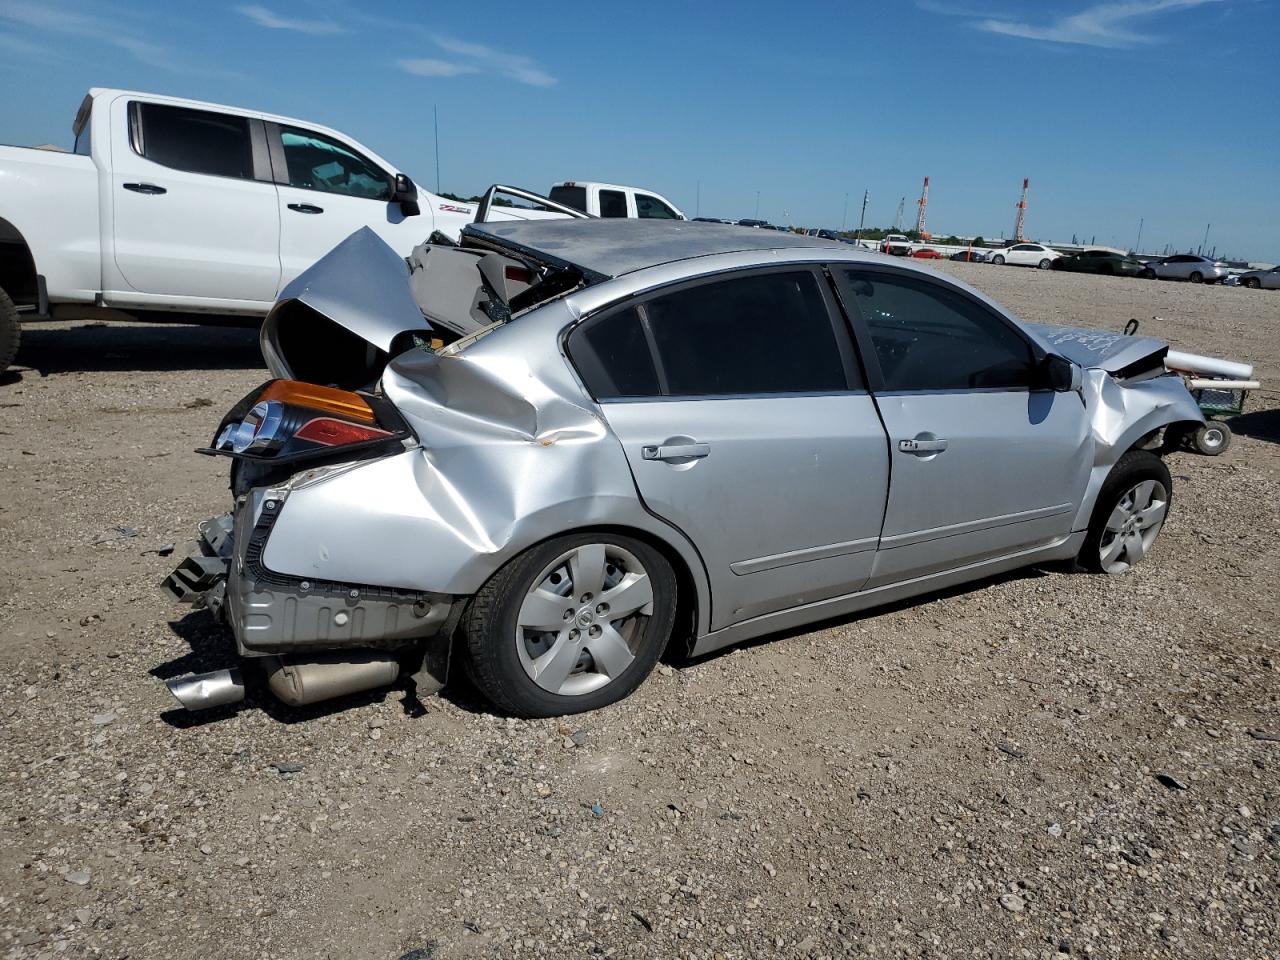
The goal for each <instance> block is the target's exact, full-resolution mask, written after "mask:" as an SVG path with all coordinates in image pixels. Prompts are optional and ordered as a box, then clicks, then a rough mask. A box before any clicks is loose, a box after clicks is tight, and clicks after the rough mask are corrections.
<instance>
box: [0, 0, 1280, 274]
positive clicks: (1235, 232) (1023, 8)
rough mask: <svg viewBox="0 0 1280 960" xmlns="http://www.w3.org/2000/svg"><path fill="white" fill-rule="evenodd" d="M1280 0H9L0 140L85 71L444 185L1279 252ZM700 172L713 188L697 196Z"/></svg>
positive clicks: (790, 218)
mask: <svg viewBox="0 0 1280 960" xmlns="http://www.w3.org/2000/svg"><path fill="white" fill-rule="evenodd" d="M1277 51H1280V13H1278V11H1277V0H1117V2H1110V3H1097V2H1091V0H1078V2H1068V0H1054V2H1036V3H1032V2H1027V0H1021V2H1018V0H915V2H911V0H894V2H892V3H890V2H886V0H876V2H871V0H865V2H845V3H818V2H805V0H792V2H787V3H780V2H776V0H775V2H772V3H756V2H751V0H744V2H740V3H736V4H732V5H730V4H718V3H716V4H712V3H706V4H688V3H680V4H661V3H653V4H642V5H637V4H635V3H625V4H622V3H612V2H607V0H601V2H596V3H590V4H575V3H563V2H562V3H557V4H553V5H546V6H541V5H537V4H532V5H531V4H527V3H525V4H507V3H500V2H493V3H485V4H478V3H454V4H435V3H406V2H404V0H397V2H394V3H390V2H386V3H383V2H378V3H373V2H370V3H364V4H356V3H349V2H348V3H342V2H329V0H313V2H304V0H295V2H287V0H264V2H263V3H256V4H248V3H243V4H242V3H235V2H232V3H227V4H216V3H205V4H200V5H196V4H191V5H187V4H181V5H180V4H173V3H166V2H158V0H137V2H121V0H102V2H80V0H0V90H3V91H5V95H3V96H0V142H8V143H28V144H29V143H40V142H46V141H47V142H54V143H61V144H64V145H69V143H70V139H71V135H70V123H71V119H72V116H73V114H74V112H75V108H76V105H77V104H78V102H79V100H80V98H81V97H82V96H83V94H84V91H85V90H86V89H87V88H88V87H90V86H113V87H129V88H135V89H142V90H150V91H155V92H162V93H168V94H174V95H178V96H188V97H193V98H198V99H205V100H213V101H216V102H220V103H227V104H234V105H237V106H243V107H253V108H257V109H262V110H266V111H270V112H274V113H282V114H286V115H289V116H294V117H298V118H302V119H308V120H313V121H315V122H317V123H324V124H326V125H328V126H331V127H336V128H338V129H340V130H343V131H345V132H347V133H349V134H351V135H352V136H354V137H356V138H357V139H359V140H361V141H362V142H364V143H366V144H368V145H369V147H370V148H372V149H374V150H376V151H377V152H379V153H381V154H382V155H383V156H385V157H387V158H388V159H390V160H391V161H393V162H395V163H397V164H399V165H400V166H402V167H403V168H404V169H405V170H406V171H408V172H409V173H410V174H411V175H412V176H414V178H415V179H417V180H418V181H419V182H421V183H422V184H423V185H425V186H427V187H428V188H434V186H435V163H434V155H433V138H432V127H431V112H432V106H433V105H437V106H438V109H439V114H440V140H441V149H440V161H441V181H442V183H441V185H442V186H443V188H444V189H445V190H451V191H454V192H460V193H468V194H470V193H474V192H479V191H480V190H482V189H483V188H484V187H486V186H487V185H488V184H489V183H491V182H495V181H503V182H508V183H516V184H519V185H523V186H528V187H531V188H533V189H537V190H546V189H547V188H548V187H549V186H550V184H551V183H552V182H554V181H556V180H560V179H566V178H579V179H597V180H611V181H614V182H620V183H634V184H640V185H645V186H648V187H651V188H652V189H655V190H658V191H660V192H661V193H664V194H665V195H667V196H668V197H670V198H671V199H672V200H673V201H675V202H676V203H677V204H678V205H679V206H681V207H682V208H683V209H684V210H685V212H686V213H687V214H689V215H690V216H692V215H694V213H695V212H700V213H701V214H703V215H704V216H724V217H744V216H746V217H749V216H752V215H753V214H754V212H755V209H756V192H757V191H759V212H760V215H761V216H762V217H765V218H768V219H770V220H772V221H774V222H777V223H788V222H789V223H794V224H801V225H807V226H833V227H839V226H840V225H841V219H842V216H843V215H844V203H845V195H846V194H848V198H849V199H848V214H847V218H846V224H847V225H848V226H851V227H852V226H856V225H857V220H858V208H859V206H860V204H861V200H862V192H863V190H864V189H868V190H869V191H870V195H871V198H870V202H869V203H868V206H867V222H868V223H869V224H886V223H889V222H891V221H892V219H893V216H894V212H895V210H896V208H897V205H898V200H899V198H901V197H903V196H905V197H906V198H907V212H906V214H905V219H906V220H907V221H908V222H913V221H914V211H915V203H914V202H915V198H916V197H917V196H918V195H919V190H920V182H921V179H922V177H923V176H924V175H926V174H928V175H929V176H930V178H931V186H930V195H929V227H930V229H932V230H933V231H934V232H939V231H941V232H953V231H954V232H961V233H963V232H977V233H981V234H983V235H985V236H988V237H992V236H998V235H999V234H1000V233H1001V231H1003V232H1004V234H1005V235H1006V236H1007V235H1009V234H1010V233H1011V232H1012V228H1013V220H1014V203H1015V202H1016V201H1017V195H1018V191H1019V188H1020V186H1021V182H1022V178H1023V177H1024V176H1025V177H1030V178H1031V192H1030V200H1029V205H1028V213H1027V229H1028V233H1029V234H1030V235H1033V236H1036V237H1039V238H1041V239H1069V238H1070V237H1071V236H1072V235H1073V234H1077V235H1079V236H1080V237H1082V238H1084V239H1087V238H1090V237H1093V236H1096V237H1097V241H1098V242H1099V243H1108V244H1115V245H1118V246H1122V247H1127V246H1130V245H1132V244H1133V243H1134V241H1135V239H1136V235H1137V230H1138V221H1139V218H1145V227H1144V231H1143V247H1144V248H1146V249H1149V250H1150V249H1160V248H1163V246H1164V245H1165V244H1172V245H1174V246H1175V247H1179V248H1187V247H1194V246H1196V245H1197V244H1199V243H1200V242H1201V240H1202V239H1203V237H1204V232H1205V226H1206V224H1209V223H1212V229H1211V232H1210V236H1209V242H1210V245H1214V244H1216V245H1217V247H1218V252H1219V254H1220V255H1223V254H1232V255H1242V256H1246V257H1250V258H1252V259H1260V260H1270V261H1273V262H1274V261H1277V260H1280V184H1278V182H1277V173H1280V53H1278V52H1277ZM699 182H700V184H701V186H700V188H699Z"/></svg>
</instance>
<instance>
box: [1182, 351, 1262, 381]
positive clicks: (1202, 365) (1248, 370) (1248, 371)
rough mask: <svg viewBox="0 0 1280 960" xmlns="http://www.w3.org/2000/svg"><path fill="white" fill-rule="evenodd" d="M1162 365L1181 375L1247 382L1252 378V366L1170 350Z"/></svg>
mask: <svg viewBox="0 0 1280 960" xmlns="http://www.w3.org/2000/svg"><path fill="white" fill-rule="evenodd" d="M1164 365H1165V367H1166V368H1167V369H1169V370H1177V371H1179V372H1181V373H1200V374H1204V375H1206V376H1214V377H1231V378H1232V379H1234V380H1248V379H1249V378H1250V377H1252V376H1253V365H1252V364H1248V363H1237V362H1236V361H1234V360H1219V359H1217V358H1216V357H1202V356H1200V354H1198V353H1181V352H1179V351H1177V350H1170V351H1169V352H1168V353H1167V354H1165V358H1164Z"/></svg>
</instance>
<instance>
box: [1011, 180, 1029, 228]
mask: <svg viewBox="0 0 1280 960" xmlns="http://www.w3.org/2000/svg"><path fill="white" fill-rule="evenodd" d="M1030 185H1031V180H1030V179H1029V178H1027V177H1023V178H1022V198H1021V199H1020V200H1019V201H1018V219H1017V220H1015V221H1014V222H1013V242H1014V243H1021V242H1022V241H1023V240H1025V239H1027V238H1026V237H1024V236H1023V235H1022V228H1023V227H1024V226H1025V225H1026V221H1027V187H1028V186H1030Z"/></svg>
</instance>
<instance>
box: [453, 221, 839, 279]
mask: <svg viewBox="0 0 1280 960" xmlns="http://www.w3.org/2000/svg"><path fill="white" fill-rule="evenodd" d="M462 233H463V238H464V239H470V240H474V241H479V243H480V244H482V245H485V246H490V245H496V246H499V247H502V248H505V249H508V250H511V251H512V252H515V253H525V254H527V255H529V256H531V257H533V258H534V259H538V260H542V261H545V262H551V263H555V262H560V263H563V264H567V265H571V266H574V267H577V268H578V269H579V270H581V271H582V272H583V273H584V274H590V275H594V277H595V278H596V279H611V278H613V277H620V276H622V275H623V274H627V273H634V272H635V271H637V270H643V269H645V268H646V267H656V266H658V265H660V264H664V263H674V262H676V261H678V260H689V259H692V258H694V257H708V256H713V255H715V254H720V253H741V252H744V251H752V250H761V251H763V250H783V249H788V250H789V249H793V248H796V247H814V248H817V249H823V250H830V251H832V252H833V253H835V254H839V258H840V259H848V258H849V250H850V248H849V246H848V245H847V244H842V243H839V242H838V241H835V240H827V239H824V238H822V237H806V236H804V235H803V234H799V233H791V232H786V233H784V232H781V231H777V230H757V229H755V228H754V227H738V226H735V225H732V224H723V223H700V222H695V221H692V220H632V219H622V218H617V219H590V220H525V221H521V220H502V221H495V222H493V223H472V224H468V225H467V226H466V227H465V228H464V229H463V231H462Z"/></svg>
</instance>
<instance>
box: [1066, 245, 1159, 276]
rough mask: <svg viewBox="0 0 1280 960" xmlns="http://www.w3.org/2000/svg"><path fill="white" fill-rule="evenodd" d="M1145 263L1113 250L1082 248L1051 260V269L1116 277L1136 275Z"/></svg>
mask: <svg viewBox="0 0 1280 960" xmlns="http://www.w3.org/2000/svg"><path fill="white" fill-rule="evenodd" d="M1144 266H1145V264H1144V263H1143V262H1142V261H1141V260H1135V259H1134V258H1133V257H1126V256H1125V255H1124V254H1123V253H1116V252H1115V251H1114V250H1082V251H1080V252H1079V253H1075V254H1072V255H1071V256H1067V257H1059V258H1058V259H1057V260H1055V261H1053V269H1055V270H1069V271H1070V272H1072V273H1101V274H1105V275H1110V276H1117V277H1136V276H1137V275H1138V274H1140V273H1141V272H1142V269H1143V267H1144Z"/></svg>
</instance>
